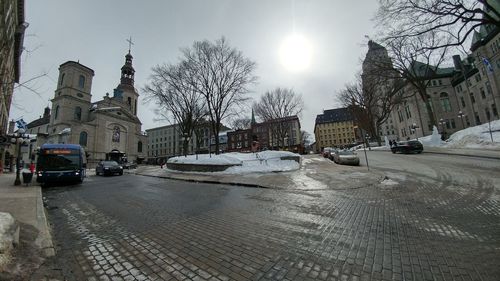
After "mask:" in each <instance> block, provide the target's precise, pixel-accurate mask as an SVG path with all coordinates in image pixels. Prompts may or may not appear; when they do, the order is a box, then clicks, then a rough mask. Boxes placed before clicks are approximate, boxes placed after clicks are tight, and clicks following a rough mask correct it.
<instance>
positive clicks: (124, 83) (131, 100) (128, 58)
mask: <svg viewBox="0 0 500 281" xmlns="http://www.w3.org/2000/svg"><path fill="white" fill-rule="evenodd" d="M127 42H128V43H129V47H128V53H127V54H126V55H125V64H124V65H123V66H122V68H121V76H120V84H119V85H118V87H116V89H115V90H114V95H113V97H114V98H115V99H119V100H121V101H122V103H123V104H124V108H126V109H128V110H130V111H131V113H132V114H134V115H136V116H137V100H138V99H139V94H138V93H137V90H136V89H135V87H134V75H135V69H134V67H133V66H132V59H133V58H134V57H133V56H132V54H131V53H130V48H131V47H132V45H133V43H132V38H130V39H127Z"/></svg>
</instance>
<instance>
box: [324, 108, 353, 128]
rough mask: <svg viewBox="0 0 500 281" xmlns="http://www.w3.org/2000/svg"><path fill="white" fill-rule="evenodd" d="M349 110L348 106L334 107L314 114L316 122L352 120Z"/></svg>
mask: <svg viewBox="0 0 500 281" xmlns="http://www.w3.org/2000/svg"><path fill="white" fill-rule="evenodd" d="M353 120H354V118H353V117H352V114H351V111H350V110H349V109H348V108H345V107H342V108H335V109H328V110H324V111H323V114H319V115H317V116H316V124H325V123H334V122H345V121H353Z"/></svg>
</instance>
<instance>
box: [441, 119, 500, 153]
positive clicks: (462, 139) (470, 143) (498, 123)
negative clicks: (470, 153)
mask: <svg viewBox="0 0 500 281" xmlns="http://www.w3.org/2000/svg"><path fill="white" fill-rule="evenodd" d="M491 137H493V142H492V141H491ZM444 146H445V147H448V148H481V149H500V120H495V121H491V135H490V124H488V123H485V124H482V125H479V126H475V127H470V128H467V129H464V130H461V131H458V132H456V133H454V134H453V135H451V136H450V138H449V140H447V142H446V144H445V145H444Z"/></svg>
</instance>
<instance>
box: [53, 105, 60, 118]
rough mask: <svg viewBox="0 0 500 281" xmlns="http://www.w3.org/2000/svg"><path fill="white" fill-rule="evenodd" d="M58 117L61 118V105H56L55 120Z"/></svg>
mask: <svg viewBox="0 0 500 281" xmlns="http://www.w3.org/2000/svg"><path fill="white" fill-rule="evenodd" d="M57 116H59V105H56V110H55V112H54V120H56V119H57Z"/></svg>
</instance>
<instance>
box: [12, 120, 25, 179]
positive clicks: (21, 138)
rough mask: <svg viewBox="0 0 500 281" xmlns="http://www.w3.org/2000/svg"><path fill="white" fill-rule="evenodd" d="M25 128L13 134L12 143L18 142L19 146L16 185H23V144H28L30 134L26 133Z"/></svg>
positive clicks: (17, 145)
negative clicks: (21, 166) (21, 174)
mask: <svg viewBox="0 0 500 281" xmlns="http://www.w3.org/2000/svg"><path fill="white" fill-rule="evenodd" d="M24 132H25V131H24V129H18V130H17V132H15V133H14V134H13V135H11V136H10V137H11V139H10V142H11V143H12V144H16V147H17V157H16V180H15V181H14V185H21V178H20V172H21V169H19V166H20V160H21V146H23V145H26V144H28V139H29V136H26V135H25V134H24Z"/></svg>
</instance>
